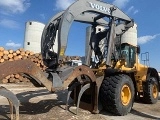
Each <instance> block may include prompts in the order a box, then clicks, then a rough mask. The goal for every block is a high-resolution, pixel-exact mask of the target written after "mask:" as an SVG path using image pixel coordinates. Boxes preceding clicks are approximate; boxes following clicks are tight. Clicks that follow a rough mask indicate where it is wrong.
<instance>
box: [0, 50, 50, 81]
mask: <svg viewBox="0 0 160 120" xmlns="http://www.w3.org/2000/svg"><path fill="white" fill-rule="evenodd" d="M24 59H30V60H31V61H33V62H34V63H35V64H36V65H37V66H38V67H39V68H40V69H41V70H42V71H44V70H45V69H46V68H47V67H46V66H45V65H44V64H43V61H42V56H41V54H40V53H34V52H32V51H29V50H26V51H25V50H24V49H23V48H20V49H17V50H15V51H14V50H5V49H4V48H3V47H0V64H1V63H3V62H6V61H15V60H24ZM28 81H29V80H28V79H27V78H26V77H25V76H23V75H19V74H12V75H9V76H7V77H6V78H4V79H3V80H2V81H0V82H2V83H18V82H28Z"/></svg>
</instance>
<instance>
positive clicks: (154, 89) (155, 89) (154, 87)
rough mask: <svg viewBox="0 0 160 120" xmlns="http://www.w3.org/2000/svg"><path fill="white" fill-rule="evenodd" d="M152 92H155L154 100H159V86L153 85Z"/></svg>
mask: <svg viewBox="0 0 160 120" xmlns="http://www.w3.org/2000/svg"><path fill="white" fill-rule="evenodd" d="M152 91H153V98H157V96H158V89H157V85H156V84H154V85H153V87H152Z"/></svg>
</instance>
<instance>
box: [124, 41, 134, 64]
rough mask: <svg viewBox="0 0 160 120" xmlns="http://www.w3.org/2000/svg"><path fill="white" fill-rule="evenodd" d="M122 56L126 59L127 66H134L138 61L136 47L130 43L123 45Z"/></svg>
mask: <svg viewBox="0 0 160 120" xmlns="http://www.w3.org/2000/svg"><path fill="white" fill-rule="evenodd" d="M121 55H122V58H125V60H126V63H127V65H126V67H133V66H134V64H135V62H136V47H134V46H131V45H129V44H122V45H121Z"/></svg>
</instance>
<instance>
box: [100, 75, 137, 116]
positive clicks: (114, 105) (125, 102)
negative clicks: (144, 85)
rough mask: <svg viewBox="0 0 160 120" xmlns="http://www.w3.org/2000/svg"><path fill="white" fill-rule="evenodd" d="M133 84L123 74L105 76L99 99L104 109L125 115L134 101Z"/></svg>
mask: <svg viewBox="0 0 160 120" xmlns="http://www.w3.org/2000/svg"><path fill="white" fill-rule="evenodd" d="M134 94H135V92H134V84H133V82H132V80H131V78H130V77H129V76H127V75H124V74H118V75H114V76H109V77H106V78H105V79H104V80H103V82H102V84H101V88H100V99H101V102H102V105H103V107H104V109H106V110H107V111H108V112H112V113H113V114H115V115H121V116H122V115H127V114H128V113H129V112H130V111H131V109H132V106H133V102H134Z"/></svg>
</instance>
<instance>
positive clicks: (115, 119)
mask: <svg viewBox="0 0 160 120" xmlns="http://www.w3.org/2000/svg"><path fill="white" fill-rule="evenodd" d="M3 86H4V87H6V88H8V89H9V90H11V91H12V92H13V93H15V94H16V96H17V97H18V99H19V101H20V120H124V119H126V120H160V96H159V101H158V103H156V104H153V105H148V104H143V103H137V102H135V103H134V105H133V109H132V111H131V113H129V114H128V115H126V116H114V115H112V114H110V113H108V112H106V111H105V110H102V111H101V112H100V113H99V114H91V113H90V112H89V111H86V110H82V109H79V113H78V115H75V113H76V107H74V106H70V107H69V111H66V110H65V102H66V95H67V91H66V90H64V91H59V92H56V93H50V92H48V91H47V90H46V89H45V88H44V87H39V88H36V87H34V86H33V85H31V84H6V85H5V84H3ZM9 112H10V111H9V105H8V101H7V100H6V98H4V97H2V96H0V120H9V119H10V114H9Z"/></svg>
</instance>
